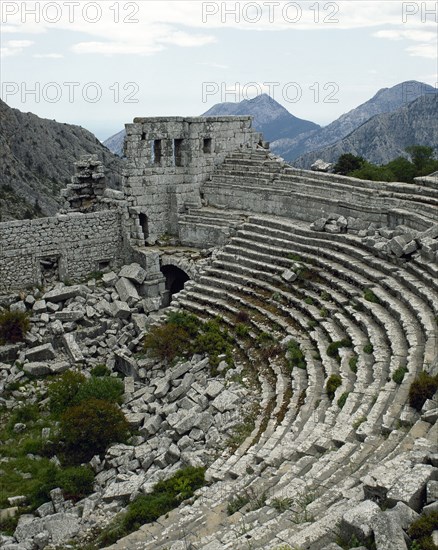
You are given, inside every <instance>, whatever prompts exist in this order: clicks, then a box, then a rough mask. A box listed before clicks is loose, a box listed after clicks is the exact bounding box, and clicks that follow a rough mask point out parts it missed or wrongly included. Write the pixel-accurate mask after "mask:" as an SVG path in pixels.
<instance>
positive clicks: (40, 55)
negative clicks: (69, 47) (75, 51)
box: [32, 53, 64, 59]
mask: <svg viewBox="0 0 438 550" xmlns="http://www.w3.org/2000/svg"><path fill="white" fill-rule="evenodd" d="M32 57H35V59H63V58H64V56H63V55H62V54H60V53H35V54H34V55H33V56H32Z"/></svg>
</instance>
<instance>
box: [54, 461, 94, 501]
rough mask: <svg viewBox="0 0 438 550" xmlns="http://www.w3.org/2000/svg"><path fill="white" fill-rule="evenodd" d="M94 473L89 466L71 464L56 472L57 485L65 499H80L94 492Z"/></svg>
mask: <svg viewBox="0 0 438 550" xmlns="http://www.w3.org/2000/svg"><path fill="white" fill-rule="evenodd" d="M93 481H94V473H93V471H92V470H91V468H89V467H87V466H70V467H68V468H64V469H63V470H59V471H58V472H57V474H56V486H58V487H60V488H61V489H62V490H63V493H64V498H65V499H72V500H75V501H77V500H80V499H82V498H84V497H86V496H87V495H89V494H90V493H92V492H93Z"/></svg>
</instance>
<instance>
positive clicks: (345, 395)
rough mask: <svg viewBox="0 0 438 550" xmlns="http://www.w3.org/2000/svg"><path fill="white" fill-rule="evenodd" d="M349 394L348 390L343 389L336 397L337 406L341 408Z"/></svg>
mask: <svg viewBox="0 0 438 550" xmlns="http://www.w3.org/2000/svg"><path fill="white" fill-rule="evenodd" d="M349 395H350V392H348V391H345V392H344V393H343V394H342V395H341V397H340V398H339V399H338V401H337V404H338V407H339V408H340V409H342V408H343V407H344V405H345V402H346V401H347V399H348V396H349Z"/></svg>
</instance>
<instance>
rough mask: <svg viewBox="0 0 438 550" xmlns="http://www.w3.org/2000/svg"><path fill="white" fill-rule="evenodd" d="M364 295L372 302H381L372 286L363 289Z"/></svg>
mask: <svg viewBox="0 0 438 550" xmlns="http://www.w3.org/2000/svg"><path fill="white" fill-rule="evenodd" d="M363 297H364V298H365V300H367V301H368V302H372V303H373V304H380V300H379V298H378V297H377V296H376V295H375V294H374V292H373V291H372V290H371V289H370V288H366V289H365V290H364V291H363Z"/></svg>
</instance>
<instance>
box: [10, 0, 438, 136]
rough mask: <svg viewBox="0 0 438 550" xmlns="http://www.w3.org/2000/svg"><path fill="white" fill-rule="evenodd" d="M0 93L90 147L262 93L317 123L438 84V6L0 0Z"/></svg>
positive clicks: (395, 1)
mask: <svg viewBox="0 0 438 550" xmlns="http://www.w3.org/2000/svg"><path fill="white" fill-rule="evenodd" d="M0 9H1V30H2V33H1V36H2V37H1V56H2V59H1V92H2V93H1V96H2V99H3V100H5V101H6V102H7V103H8V104H9V105H10V106H12V107H16V108H18V109H20V110H22V111H26V112H27V111H31V112H33V113H35V114H37V115H39V116H41V117H46V118H50V119H56V120H57V121H59V122H68V123H73V124H79V125H81V126H83V127H85V128H87V129H89V130H91V131H92V132H94V133H95V134H96V135H97V137H99V138H100V139H105V138H107V137H109V136H110V135H112V134H114V133H115V132H117V131H119V130H120V129H122V128H123V125H124V123H125V122H130V121H132V119H133V117H135V116H166V115H199V114H201V113H203V112H204V111H206V110H207V109H208V108H210V107H211V106H212V105H214V104H215V103H219V102H222V101H236V100H242V99H249V98H251V97H254V95H257V94H258V93H261V92H270V95H271V96H272V97H274V99H276V100H277V101H278V102H279V103H281V104H282V105H284V106H285V107H286V108H287V109H288V110H289V111H290V112H291V113H292V114H294V115H295V116H298V117H301V118H305V119H308V120H312V121H314V122H316V123H319V124H321V125H325V124H328V123H329V122H331V121H332V120H334V119H336V118H337V117H338V116H339V115H341V114H342V113H344V112H346V111H348V110H350V109H352V108H354V107H356V106H357V105H359V104H360V103H363V102H364V101H366V100H368V99H369V98H370V97H372V96H373V95H374V94H375V93H376V92H377V90H379V89H380V88H384V87H390V86H393V85H395V84H397V83H399V82H403V81H405V80H418V81H422V82H426V83H428V84H431V85H433V86H436V85H437V84H436V83H437V80H438V77H437V51H438V39H437V10H438V3H437V2H435V1H431V2H401V1H398V0H388V1H380V0H373V1H368V2H363V1H359V0H358V1H356V0H348V1H343V2H342V1H341V2H339V1H337V2H325V1H320V2H317V1H311V2H285V1H272V2H271V1H259V2H245V1H240V2H234V1H233V2H204V1H200V0H195V1H178V0H176V1H171V2H165V1H149V0H138V1H136V2H128V1H119V2H117V1H114V0H100V1H95V2H89V1H87V0H81V1H78V0H76V1H61V0H58V1H57V2H54V1H40V2H31V1H26V2H23V1H7V0H1V3H0Z"/></svg>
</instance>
